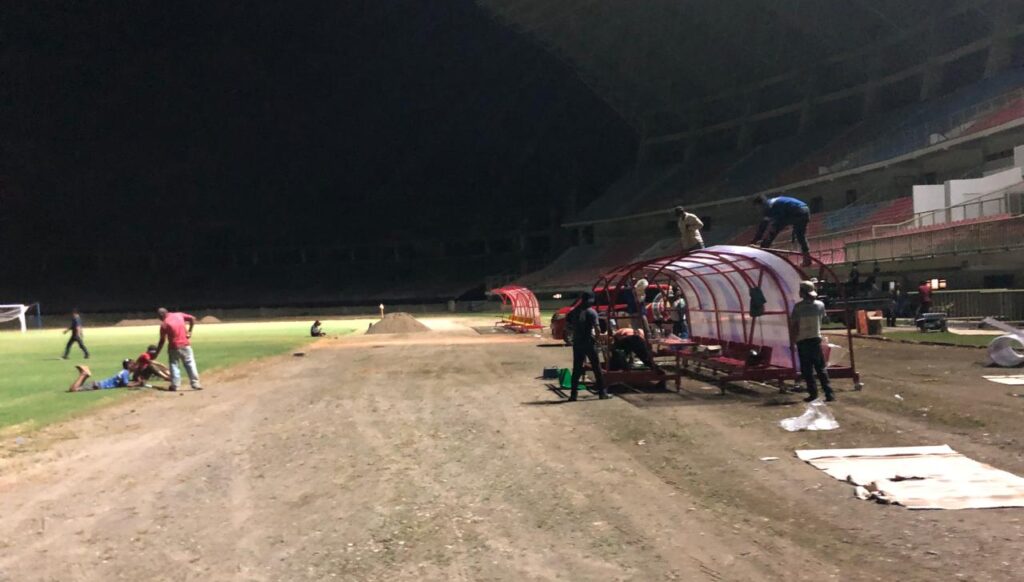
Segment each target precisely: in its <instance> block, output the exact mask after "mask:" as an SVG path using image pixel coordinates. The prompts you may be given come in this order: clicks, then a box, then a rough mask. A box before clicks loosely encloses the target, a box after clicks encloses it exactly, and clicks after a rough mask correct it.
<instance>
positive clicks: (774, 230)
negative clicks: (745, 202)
mask: <svg viewBox="0 0 1024 582" xmlns="http://www.w3.org/2000/svg"><path fill="white" fill-rule="evenodd" d="M753 203H754V206H757V207H758V208H760V209H761V211H762V212H763V214H764V218H763V219H762V220H761V224H759V225H758V227H757V234H755V235H754V244H760V245H761V248H765V249H767V248H771V246H772V243H773V242H775V237H777V236H779V233H780V232H782V231H783V230H785V228H786V227H787V226H792V227H793V240H795V241H796V242H797V244H799V245H800V252H802V253H803V254H804V260H803V266H805V267H809V266H810V265H811V248H810V246H809V245H808V244H807V223H808V222H810V221H811V209H810V208H808V207H807V204H805V203H804V201H803V200H797V199H796V198H792V197H790V196H776V197H774V198H768V197H767V196H765V195H764V194H758V195H757V196H755V197H754V200H753Z"/></svg>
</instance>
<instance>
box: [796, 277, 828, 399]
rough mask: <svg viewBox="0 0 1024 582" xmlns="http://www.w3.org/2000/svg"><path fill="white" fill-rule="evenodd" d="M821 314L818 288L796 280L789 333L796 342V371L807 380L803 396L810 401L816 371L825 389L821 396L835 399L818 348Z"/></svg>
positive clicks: (815, 392) (814, 394) (815, 390)
mask: <svg viewBox="0 0 1024 582" xmlns="http://www.w3.org/2000/svg"><path fill="white" fill-rule="evenodd" d="M823 317H825V304H824V303H822V302H821V301H818V292H817V291H815V289H814V283H813V282H811V281H801V282H800V301H799V302H798V303H797V304H796V305H794V306H793V313H792V315H791V316H790V318H789V321H790V329H789V331H790V333H791V334H792V335H793V341H794V342H795V343H796V351H797V355H798V356H799V357H800V373H801V375H802V376H803V379H804V382H805V383H806V384H807V392H808V396H807V398H804V402H811V401H813V400H817V398H818V387H817V386H815V384H814V377H815V375H817V377H818V380H819V381H820V382H821V388H822V390H824V391H825V400H826V401H828V402H832V401H833V400H835V399H836V397H835V394H834V393H833V392H832V384H831V383H830V382H829V379H828V370H827V369H826V364H825V355H824V354H823V353H822V351H821V320H822V318H823Z"/></svg>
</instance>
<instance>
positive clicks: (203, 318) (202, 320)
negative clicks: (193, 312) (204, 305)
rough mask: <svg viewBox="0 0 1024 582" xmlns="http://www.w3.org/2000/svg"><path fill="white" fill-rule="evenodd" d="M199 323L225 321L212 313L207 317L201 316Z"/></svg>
mask: <svg viewBox="0 0 1024 582" xmlns="http://www.w3.org/2000/svg"><path fill="white" fill-rule="evenodd" d="M199 323H224V322H223V321H221V320H219V319H217V318H216V317H214V316H212V315H207V316H205V317H200V318H199Z"/></svg>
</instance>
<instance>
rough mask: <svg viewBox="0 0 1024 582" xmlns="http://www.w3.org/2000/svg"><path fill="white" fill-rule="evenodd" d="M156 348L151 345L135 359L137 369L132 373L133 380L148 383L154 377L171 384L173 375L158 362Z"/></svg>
mask: <svg viewBox="0 0 1024 582" xmlns="http://www.w3.org/2000/svg"><path fill="white" fill-rule="evenodd" d="M156 353H157V352H156V346H154V345H150V346H149V347H147V348H146V351H144V352H142V353H141V354H139V357H138V358H135V369H134V370H133V371H132V380H140V381H142V382H147V381H148V380H149V379H150V378H152V377H153V376H156V377H158V378H160V379H161V380H167V381H168V382H170V380H171V374H170V372H169V371H168V369H167V366H164V365H163V364H161V363H160V362H158V361H156Z"/></svg>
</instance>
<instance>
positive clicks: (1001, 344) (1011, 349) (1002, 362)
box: [988, 335, 1024, 368]
mask: <svg viewBox="0 0 1024 582" xmlns="http://www.w3.org/2000/svg"><path fill="white" fill-rule="evenodd" d="M988 357H989V359H990V360H992V361H993V362H994V363H995V364H996V365H999V366H1002V367H1004V368H1015V367H1017V366H1022V365H1024V342H1022V341H1021V340H1020V338H1018V337H1016V336H1012V335H1002V336H999V337H997V338H996V339H994V340H992V343H990V344H989V345H988Z"/></svg>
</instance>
